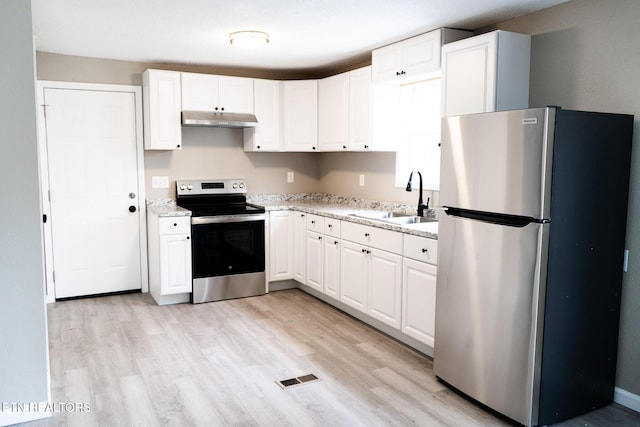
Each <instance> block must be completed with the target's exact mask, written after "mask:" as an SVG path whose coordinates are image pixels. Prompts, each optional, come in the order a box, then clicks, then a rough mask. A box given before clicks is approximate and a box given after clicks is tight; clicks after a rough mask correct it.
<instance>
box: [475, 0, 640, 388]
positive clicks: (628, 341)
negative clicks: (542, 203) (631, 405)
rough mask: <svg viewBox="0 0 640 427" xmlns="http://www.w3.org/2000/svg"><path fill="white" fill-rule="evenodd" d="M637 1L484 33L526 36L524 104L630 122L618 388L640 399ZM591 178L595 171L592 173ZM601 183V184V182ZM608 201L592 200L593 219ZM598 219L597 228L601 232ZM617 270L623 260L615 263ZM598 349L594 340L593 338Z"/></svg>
mask: <svg viewBox="0 0 640 427" xmlns="http://www.w3.org/2000/svg"><path fill="white" fill-rule="evenodd" d="M639 19H640V1H638V0H613V1H602V0H579V1H578V0H573V1H570V2H568V3H564V4H562V5H559V6H556V7H552V8H549V9H545V10H543V11H540V12H537V13H532V14H529V15H525V16H522V17H519V18H517V19H513V20H510V21H506V22H502V23H500V24H497V25H496V26H494V27H492V28H487V29H485V30H489V29H494V28H498V29H503V30H508V31H516V32H521V33H527V34H532V35H533V36H534V37H533V39H532V56H531V84H530V104H531V106H532V107H541V106H546V105H559V106H561V107H563V108H567V109H578V110H591V111H608V112H619V113H628V114H634V115H635V116H636V121H635V127H634V141H633V144H634V147H633V153H632V160H631V169H632V172H631V189H630V192H629V193H630V194H629V215H628V221H627V248H628V249H629V250H630V254H629V270H628V272H627V273H625V274H624V282H623V291H622V314H621V327H620V345H619V354H618V377H617V381H616V383H617V386H618V387H620V388H622V389H624V390H627V391H629V392H631V393H634V394H636V395H640V216H639V215H638V212H640V126H639V125H638V123H639V120H640V78H639V76H640V43H639V42H638V40H640V26H638V22H639ZM594 173H597V171H594ZM602 179H606V177H602ZM600 203H603V204H605V203H607V195H606V194H594V195H593V205H591V206H585V207H584V208H585V209H588V210H591V211H592V212H593V213H594V214H595V215H597V214H598V204H600ZM606 221H607V219H606V218H603V222H602V226H603V227H606V226H607V222H606ZM621 262H622V260H621ZM593 345H594V346H597V345H598V337H597V336H594V337H593Z"/></svg>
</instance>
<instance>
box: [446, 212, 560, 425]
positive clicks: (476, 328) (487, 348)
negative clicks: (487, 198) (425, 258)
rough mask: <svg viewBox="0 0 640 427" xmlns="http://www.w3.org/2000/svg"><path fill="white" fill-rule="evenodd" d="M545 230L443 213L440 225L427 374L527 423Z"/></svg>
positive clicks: (539, 226)
mask: <svg viewBox="0 0 640 427" xmlns="http://www.w3.org/2000/svg"><path fill="white" fill-rule="evenodd" d="M548 227H549V224H540V223H530V224H528V225H526V226H524V227H511V226H503V225H497V224H493V223H488V222H481V221H475V220H471V219H466V218H457V217H451V216H448V215H443V217H442V218H441V219H440V224H439V239H438V281H437V291H436V331H435V346H434V371H435V373H436V375H437V376H438V377H439V378H441V379H443V380H444V381H446V382H447V383H449V384H450V385H452V386H454V387H455V388H457V389H459V390H461V391H462V392H464V393H465V394H467V395H469V396H471V397H472V398H474V399H476V400H478V401H480V402H482V403H484V404H485V405H487V406H489V407H491V408H493V409H495V410H496V411H498V412H500V413H502V414H504V415H506V416H508V417H510V418H512V419H514V420H517V421H519V422H521V423H522V424H527V425H529V424H530V422H531V420H532V417H534V418H535V416H536V414H535V413H533V409H532V408H535V407H537V405H533V403H532V402H534V401H536V400H537V398H538V397H537V393H536V388H535V387H534V386H535V384H536V383H539V382H538V381H536V380H535V377H536V376H538V375H539V374H538V372H539V371H538V370H537V369H538V368H539V366H538V365H539V363H538V361H539V346H536V342H537V340H539V337H538V335H539V334H538V328H539V330H542V325H541V322H542V321H543V320H544V316H540V315H539V314H538V313H540V312H541V310H542V309H543V307H542V305H543V304H544V297H542V296H541V295H542V294H543V293H544V292H543V291H544V290H543V289H541V286H540V283H544V280H545V279H546V278H545V277H544V272H546V249H545V248H546V241H547V236H548Z"/></svg>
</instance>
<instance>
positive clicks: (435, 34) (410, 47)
mask: <svg viewBox="0 0 640 427" xmlns="http://www.w3.org/2000/svg"><path fill="white" fill-rule="evenodd" d="M441 34H442V31H441V30H439V29H438V30H435V31H431V32H429V33H426V34H422V35H420V36H417V37H413V38H410V39H408V40H405V41H404V42H403V47H404V56H403V61H402V62H403V71H405V72H406V73H407V74H406V77H407V78H409V79H413V78H417V77H419V76H421V75H424V74H428V73H430V72H433V71H438V70H440V46H441Z"/></svg>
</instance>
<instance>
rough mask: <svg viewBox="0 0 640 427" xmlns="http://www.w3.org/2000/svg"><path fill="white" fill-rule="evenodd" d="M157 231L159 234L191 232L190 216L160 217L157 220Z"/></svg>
mask: <svg viewBox="0 0 640 427" xmlns="http://www.w3.org/2000/svg"><path fill="white" fill-rule="evenodd" d="M158 232H159V233H160V234H191V217H190V216H172V217H162V218H160V219H159V221H158Z"/></svg>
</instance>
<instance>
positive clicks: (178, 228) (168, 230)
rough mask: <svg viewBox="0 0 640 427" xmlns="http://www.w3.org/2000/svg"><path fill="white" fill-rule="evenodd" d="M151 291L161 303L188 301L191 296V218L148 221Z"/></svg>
mask: <svg viewBox="0 0 640 427" xmlns="http://www.w3.org/2000/svg"><path fill="white" fill-rule="evenodd" d="M147 232H148V243H149V245H148V252H149V292H150V293H151V296H152V297H153V298H154V299H155V300H156V302H157V303H158V304H161V305H164V304H175V303H180V302H188V301H189V299H190V297H191V290H192V277H191V218H190V217H188V216H180V217H158V216H157V215H153V214H150V215H149V217H148V220H147Z"/></svg>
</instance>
